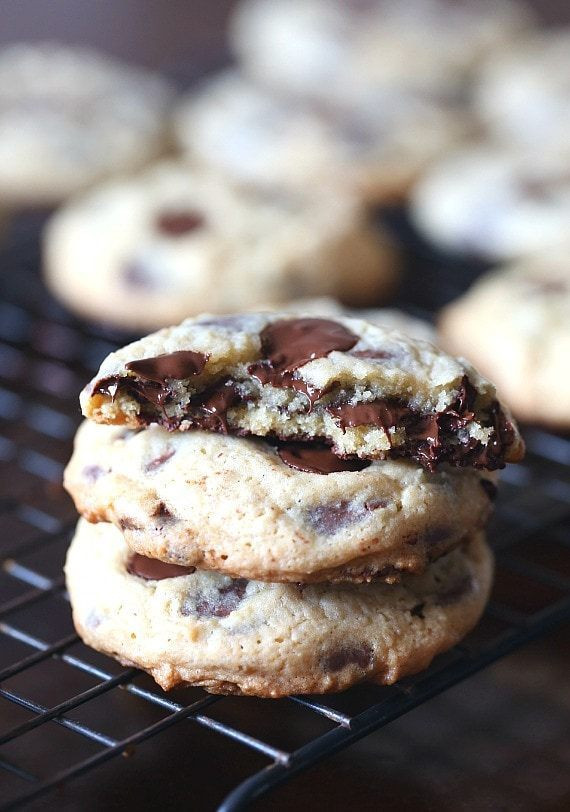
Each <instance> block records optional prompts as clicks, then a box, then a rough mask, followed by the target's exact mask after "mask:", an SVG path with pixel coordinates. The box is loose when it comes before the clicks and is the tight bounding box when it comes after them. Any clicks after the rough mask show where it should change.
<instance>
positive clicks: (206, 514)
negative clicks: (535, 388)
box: [65, 422, 495, 583]
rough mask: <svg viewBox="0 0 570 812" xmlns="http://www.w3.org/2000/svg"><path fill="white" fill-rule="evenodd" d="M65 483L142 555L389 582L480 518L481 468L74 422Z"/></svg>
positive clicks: (235, 571) (245, 573)
mask: <svg viewBox="0 0 570 812" xmlns="http://www.w3.org/2000/svg"><path fill="white" fill-rule="evenodd" d="M65 486H66V488H67V490H68V491H69V493H70V494H71V495H72V497H73V499H74V500H75V503H76V505H77V508H78V510H79V512H80V513H82V514H83V515H84V516H85V517H86V518H87V519H89V520H90V521H94V522H97V521H101V522H112V523H113V524H115V525H116V526H117V527H118V528H120V529H121V530H122V532H123V534H124V537H125V540H126V541H127V543H128V544H129V546H130V547H131V548H132V549H133V550H135V551H136V552H138V553H141V554H142V555H145V556H149V557H152V558H158V559H161V560H163V561H170V562H172V563H175V564H182V565H185V566H196V567H199V568H202V569H215V570H218V571H220V572H223V573H226V574H228V575H231V576H239V577H245V578H253V579H256V580H264V581H283V582H287V581H293V582H305V583H308V582H317V581H323V580H330V581H368V580H371V579H372V578H377V577H380V578H383V579H384V580H387V581H395V580H398V577H399V573H400V572H402V571H410V572H422V571H423V570H424V569H425V567H426V565H427V564H428V563H429V561H431V560H433V559H435V558H437V557H438V556H440V555H442V554H444V553H445V552H447V551H448V550H451V549H452V548H453V547H455V546H456V545H457V544H458V543H459V542H460V541H461V540H462V539H463V538H464V537H465V536H466V535H467V534H469V533H471V532H472V531H474V530H476V529H478V528H480V527H482V526H483V525H484V523H485V521H486V520H487V518H488V516H489V513H490V510H491V500H492V498H493V495H494V492H495V486H494V475H493V474H490V473H489V472H483V471H478V470H475V469H473V468H466V469H457V468H450V467H447V466H442V467H441V468H440V470H439V471H438V472H437V473H428V472H426V471H425V470H424V469H423V468H421V467H420V466H418V465H416V464H414V463H411V462H408V461H403V460H397V461H391V460H382V461H380V460H377V461H374V462H369V461H365V460H357V459H347V460H343V459H340V458H339V457H336V456H335V455H334V454H332V453H331V451H330V450H329V449H327V448H325V447H319V446H315V445H314V444H313V445H311V446H308V445H303V444H301V443H280V444H276V445H271V444H269V443H267V442H265V441H263V440H253V439H244V438H236V437H231V436H225V435H218V434H214V433H211V432H203V431H192V432H182V433H181V432H175V433H170V432H168V431H166V430H165V429H163V428H161V427H159V426H150V427H149V428H147V429H145V430H143V431H132V430H128V429H125V428H124V427H117V426H105V425H97V424H94V423H90V422H85V423H84V424H83V425H82V426H81V428H80V429H79V431H78V433H77V437H76V441H75V451H74V454H73V457H72V458H71V461H70V463H69V465H68V467H67V469H66V473H65Z"/></svg>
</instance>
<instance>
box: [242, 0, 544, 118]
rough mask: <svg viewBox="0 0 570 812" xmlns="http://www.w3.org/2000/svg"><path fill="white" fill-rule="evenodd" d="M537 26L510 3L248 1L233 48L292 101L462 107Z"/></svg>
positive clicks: (251, 68)
mask: <svg viewBox="0 0 570 812" xmlns="http://www.w3.org/2000/svg"><path fill="white" fill-rule="evenodd" d="M533 17H534V15H533V14H532V13H531V11H530V10H529V8H528V6H526V4H524V3H522V2H513V0H499V2H494V1H493V0H463V2H461V3H455V2H452V3H450V2H445V0H407V2H401V0H372V1H371V2H346V3H343V2H340V3H339V2H334V0H243V2H241V3H239V4H238V6H237V8H236V11H235V12H234V15H233V18H232V19H231V21H230V42H231V45H232V47H233V50H234V53H235V54H236V55H237V57H238V59H239V60H240V62H241V64H242V67H243V69H244V70H245V72H246V73H248V74H249V75H250V76H251V77H253V78H254V79H255V80H256V81H258V82H259V83H261V84H267V85H268V86H269V87H274V88H276V89H278V90H280V91H282V92H285V93H292V94H295V95H298V96H301V97H305V98H313V99H317V100H321V101H323V100H326V101H329V102H333V103H335V104H341V105H343V104H346V103H353V100H354V99H355V97H357V98H361V99H362V100H363V101H365V100H367V99H368V100H369V101H371V102H372V101H373V100H374V98H375V97H376V98H378V97H379V96H380V94H382V93H383V92H386V91H388V92H390V93H393V92H394V91H396V93H397V94H399V95H402V94H405V93H409V94H412V95H416V96H418V95H422V94H424V95H426V96H429V97H439V98H443V97H447V98H450V99H456V98H457V97H460V96H462V95H463V93H464V92H465V90H466V83H467V82H468V80H469V78H470V75H471V73H472V70H473V68H474V67H475V66H476V65H477V64H478V63H479V62H480V60H481V59H482V58H483V57H484V56H485V55H486V54H488V53H489V51H494V50H499V49H502V48H504V47H505V45H507V44H508V43H509V42H511V41H512V40H513V39H515V38H516V37H518V36H520V35H521V33H523V32H525V31H526V30H527V29H528V28H530V27H531V26H532V24H533V22H534V19H533Z"/></svg>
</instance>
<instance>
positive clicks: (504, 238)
mask: <svg viewBox="0 0 570 812" xmlns="http://www.w3.org/2000/svg"><path fill="white" fill-rule="evenodd" d="M568 146H569V150H570V140H569V144H568ZM569 158H570V151H569V155H568V157H565V156H562V155H560V154H556V153H554V152H548V151H542V150H540V151H539V152H535V151H533V152H532V153H530V152H529V151H522V152H521V151H520V150H507V149H506V148H498V147H494V146H491V145H480V146H476V147H472V148H469V149H463V150H461V151H458V152H456V153H452V154H450V155H449V156H447V157H445V158H443V159H442V160H441V161H440V162H439V163H436V164H435V165H433V166H432V167H431V168H430V169H429V170H428V171H427V172H426V174H425V175H424V177H423V178H422V179H421V180H420V182H419V183H418V184H417V186H416V187H415V189H414V191H413V193H412V198H411V213H412V218H413V220H414V223H415V225H416V226H417V227H418V229H419V230H420V231H421V232H422V233H423V234H424V235H425V236H426V237H427V238H428V239H429V240H431V242H433V243H434V244H435V245H437V246H438V247H439V248H443V249H445V250H447V251H450V252H452V253H456V254H467V255H471V256H476V257H480V258H489V259H498V260H500V259H510V258H511V257H516V256H520V255H524V254H526V253H529V252H532V251H538V250H541V249H545V248H550V247H553V246H556V245H558V244H560V243H561V242H565V241H567V240H568V237H569V234H570V162H569Z"/></svg>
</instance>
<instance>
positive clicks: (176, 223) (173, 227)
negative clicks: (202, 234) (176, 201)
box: [155, 211, 206, 237]
mask: <svg viewBox="0 0 570 812" xmlns="http://www.w3.org/2000/svg"><path fill="white" fill-rule="evenodd" d="M205 223H206V218H205V217H204V215H203V214H200V212H197V211H167V212H163V213H162V214H159V215H158V217H157V218H156V220H155V226H156V229H157V231H160V232H162V233H163V234H167V235H168V236H169V237H182V236H183V235H184V234H189V233H190V232H191V231H197V230H198V229H200V228H203V227H204V225H205Z"/></svg>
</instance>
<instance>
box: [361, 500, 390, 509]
mask: <svg viewBox="0 0 570 812" xmlns="http://www.w3.org/2000/svg"><path fill="white" fill-rule="evenodd" d="M389 504H390V500H389V499H369V500H368V502H365V503H364V507H365V508H366V510H380V508H387V507H388V505H389Z"/></svg>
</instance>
